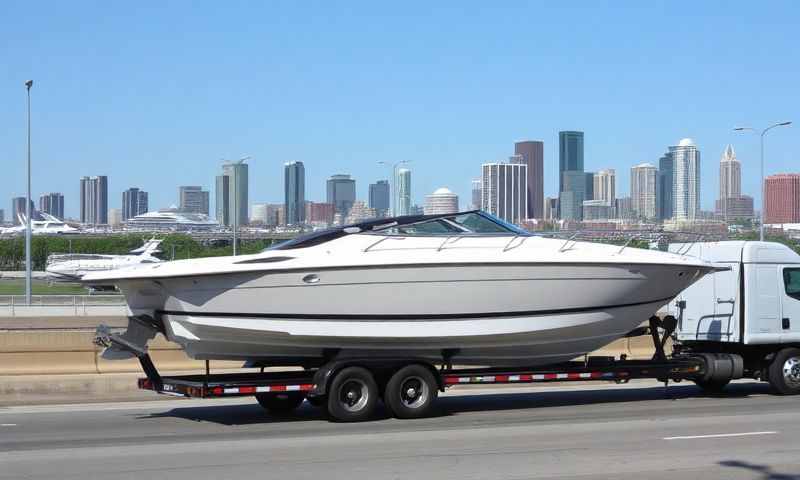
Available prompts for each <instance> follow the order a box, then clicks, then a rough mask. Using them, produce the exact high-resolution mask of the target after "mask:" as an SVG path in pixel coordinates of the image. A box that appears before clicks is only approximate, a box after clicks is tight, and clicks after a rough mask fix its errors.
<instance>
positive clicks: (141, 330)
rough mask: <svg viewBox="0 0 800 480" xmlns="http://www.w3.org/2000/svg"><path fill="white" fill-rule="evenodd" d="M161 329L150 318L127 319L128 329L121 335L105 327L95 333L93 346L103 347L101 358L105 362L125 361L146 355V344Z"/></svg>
mask: <svg viewBox="0 0 800 480" xmlns="http://www.w3.org/2000/svg"><path fill="white" fill-rule="evenodd" d="M163 331H164V330H163V327H161V326H160V324H158V323H157V322H156V321H155V320H153V319H152V318H150V317H143V316H136V317H128V329H127V330H125V332H123V333H122V334H119V333H113V332H112V331H111V329H110V328H109V327H108V326H106V325H99V326H98V327H97V330H96V331H95V338H94V343H95V345H98V346H101V347H105V350H103V354H102V357H103V358H104V359H106V360H126V359H129V358H137V357H139V358H141V357H142V356H144V355H147V343H148V342H149V341H150V340H152V339H153V338H155V336H156V334H157V333H159V332H161V333H163Z"/></svg>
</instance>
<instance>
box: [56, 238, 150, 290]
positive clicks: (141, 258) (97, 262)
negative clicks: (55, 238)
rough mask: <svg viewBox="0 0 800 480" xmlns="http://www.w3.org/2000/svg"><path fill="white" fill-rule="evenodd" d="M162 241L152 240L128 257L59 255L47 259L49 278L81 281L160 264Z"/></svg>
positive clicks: (82, 254) (130, 253) (85, 254)
mask: <svg viewBox="0 0 800 480" xmlns="http://www.w3.org/2000/svg"><path fill="white" fill-rule="evenodd" d="M160 244H161V240H157V239H150V240H148V241H147V242H145V243H144V245H142V246H141V247H139V248H137V249H135V250H131V251H130V252H129V253H128V254H127V255H103V254H92V253H58V254H52V255H50V256H48V257H47V267H46V268H45V271H46V272H47V278H48V279H49V280H51V281H56V282H64V281H69V282H74V281H79V280H80V279H81V278H83V276H84V275H86V274H87V273H91V272H101V271H106V270H116V269H118V268H125V267H130V266H132V265H139V264H142V263H158V262H161V259H160V258H158V257H156V256H154V254H156V253H159V252H160V250H159V249H158V246H159V245H160Z"/></svg>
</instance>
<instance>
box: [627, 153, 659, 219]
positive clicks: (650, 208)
mask: <svg viewBox="0 0 800 480" xmlns="http://www.w3.org/2000/svg"><path fill="white" fill-rule="evenodd" d="M657 189H658V169H657V168H656V167H655V165H652V164H649V163H642V164H640V165H636V166H635V167H631V208H632V210H633V212H634V213H635V214H636V216H637V217H639V218H643V219H648V220H650V219H655V218H656V215H657V209H656V198H657V195H656V191H657Z"/></svg>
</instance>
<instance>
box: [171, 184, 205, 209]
mask: <svg viewBox="0 0 800 480" xmlns="http://www.w3.org/2000/svg"><path fill="white" fill-rule="evenodd" d="M178 202H179V205H180V207H179V208H180V211H181V212H184V213H202V214H204V215H208V204H209V202H208V191H207V190H203V187H200V186H194V185H190V186H182V187H178Z"/></svg>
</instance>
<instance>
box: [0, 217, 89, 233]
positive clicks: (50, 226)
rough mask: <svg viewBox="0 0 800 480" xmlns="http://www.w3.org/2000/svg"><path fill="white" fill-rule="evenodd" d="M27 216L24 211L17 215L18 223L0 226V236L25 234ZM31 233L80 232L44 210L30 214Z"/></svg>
mask: <svg viewBox="0 0 800 480" xmlns="http://www.w3.org/2000/svg"><path fill="white" fill-rule="evenodd" d="M27 218H28V217H26V216H25V214H24V213H20V214H19V215H18V216H17V220H18V221H19V225H17V226H14V227H8V228H0V236H21V235H25V229H26V228H27V225H28V220H27ZM32 218H33V221H32V222H31V234H33V235H68V234H77V233H80V230H78V229H77V228H75V227H71V226H69V225H68V224H66V223H65V222H64V221H63V220H60V219H58V218H56V217H54V216H53V215H50V214H48V213H44V212H36V214H35V215H33V216H32Z"/></svg>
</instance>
